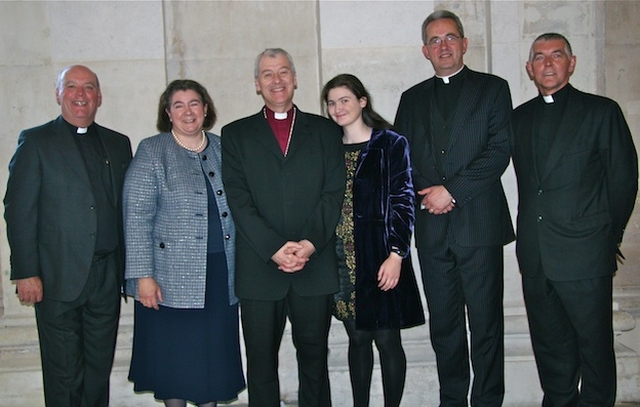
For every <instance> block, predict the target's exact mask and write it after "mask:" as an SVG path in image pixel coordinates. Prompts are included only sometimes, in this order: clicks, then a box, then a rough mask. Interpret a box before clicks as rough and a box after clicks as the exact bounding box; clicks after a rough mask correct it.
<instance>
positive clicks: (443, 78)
mask: <svg viewBox="0 0 640 407" xmlns="http://www.w3.org/2000/svg"><path fill="white" fill-rule="evenodd" d="M463 69H464V65H462V68H460V69H458V71H457V72H455V73H453V74H451V75H448V76H438V75H436V78H440V79H442V82H444V84H445V85H448V84H449V82H451V78H453V77H454V76H456V75H457V74H459V73H460V72H462V70H463Z"/></svg>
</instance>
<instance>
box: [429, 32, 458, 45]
mask: <svg viewBox="0 0 640 407" xmlns="http://www.w3.org/2000/svg"><path fill="white" fill-rule="evenodd" d="M458 40H460V37H458V36H457V35H453V34H447V35H445V36H444V38H440V37H433V38H431V39H430V40H429V42H427V45H428V46H429V47H431V48H438V47H439V46H440V45H442V43H443V42H445V43H446V44H447V45H452V44H455V43H456V42H458Z"/></svg>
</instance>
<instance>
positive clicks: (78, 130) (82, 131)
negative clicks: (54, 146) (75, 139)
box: [62, 119, 93, 135]
mask: <svg viewBox="0 0 640 407" xmlns="http://www.w3.org/2000/svg"><path fill="white" fill-rule="evenodd" d="M62 120H63V121H64V122H65V123H66V125H67V127H69V130H71V133H73V134H79V135H85V134H87V132H88V131H89V128H90V127H91V125H92V124H93V123H92V124H91V125H89V127H77V126H74V125H73V124H71V123H69V122H68V121H66V120H64V119H62Z"/></svg>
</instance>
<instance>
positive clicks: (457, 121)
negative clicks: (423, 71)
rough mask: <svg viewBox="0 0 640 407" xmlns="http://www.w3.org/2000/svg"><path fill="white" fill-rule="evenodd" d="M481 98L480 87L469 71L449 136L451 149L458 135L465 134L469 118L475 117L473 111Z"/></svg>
mask: <svg viewBox="0 0 640 407" xmlns="http://www.w3.org/2000/svg"><path fill="white" fill-rule="evenodd" d="M465 69H468V68H465ZM479 96H480V87H479V86H478V83H477V82H476V81H475V77H474V75H473V72H471V71H469V72H468V73H467V77H466V78H465V80H464V84H463V85H462V91H461V92H460V97H459V98H458V102H457V104H456V108H455V114H454V116H453V121H452V122H451V131H450V136H449V149H450V148H451V146H452V145H453V143H455V140H456V138H457V136H458V134H464V133H465V131H464V128H463V126H464V125H465V124H466V123H467V120H466V119H467V118H469V117H471V116H473V115H472V110H473V109H475V107H476V103H477V100H478V97H479Z"/></svg>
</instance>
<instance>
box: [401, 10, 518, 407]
mask: <svg viewBox="0 0 640 407" xmlns="http://www.w3.org/2000/svg"><path fill="white" fill-rule="evenodd" d="M422 36H423V38H422V39H423V43H424V45H423V47H422V52H423V54H424V56H425V57H426V58H427V59H428V60H429V61H430V62H431V64H432V65H433V68H434V69H435V74H436V75H435V77H432V78H430V79H428V80H426V81H424V82H422V83H419V84H417V85H415V86H414V87H412V88H411V89H409V90H407V91H406V92H404V93H403V94H402V97H401V99H400V105H399V107H398V112H397V114H396V120H395V125H396V128H397V130H398V132H399V133H400V134H403V135H405V136H406V137H407V139H408V140H409V146H410V149H411V164H412V171H413V172H412V173H413V180H414V186H415V188H416V192H417V196H419V197H421V198H420V199H421V201H420V202H419V203H418V204H419V205H420V209H421V210H419V211H417V214H416V224H415V239H416V246H417V248H418V256H419V259H420V268H421V270H422V280H423V284H424V289H425V294H426V297H427V305H428V307H429V327H430V335H431V342H432V345H433V349H434V351H435V354H436V361H437V367H438V377H439V380H440V405H441V406H456V407H457V406H464V407H466V406H467V405H468V404H467V394H468V391H469V382H470V369H469V353H468V350H467V330H466V318H465V311H466V314H467V317H468V320H469V327H470V330H471V360H472V363H473V371H474V380H473V387H472V391H471V405H472V406H474V407H475V406H478V407H479V406H499V405H501V404H502V399H503V396H504V371H503V365H504V346H503V332H504V328H503V310H502V294H503V268H504V265H503V263H504V262H503V245H505V244H506V243H508V242H510V241H512V240H513V238H514V235H513V227H512V224H511V219H510V216H509V211H508V208H507V201H506V198H505V194H504V190H503V188H502V184H501V182H500V176H501V175H502V173H503V172H504V170H505V169H506V167H507V165H508V164H509V136H510V134H511V124H510V115H511V108H512V106H511V97H510V94H509V86H508V84H507V82H506V81H504V80H503V79H500V78H498V77H496V76H493V75H489V74H484V73H479V72H474V71H472V70H470V69H469V68H467V67H466V66H465V65H464V62H463V55H464V53H465V52H466V50H467V38H465V36H464V30H463V27H462V23H461V22H460V19H459V18H458V17H457V16H456V15H455V14H453V13H451V12H449V11H436V12H434V13H432V14H431V15H430V16H429V17H427V18H426V20H425V21H424V23H423V24H422Z"/></svg>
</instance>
